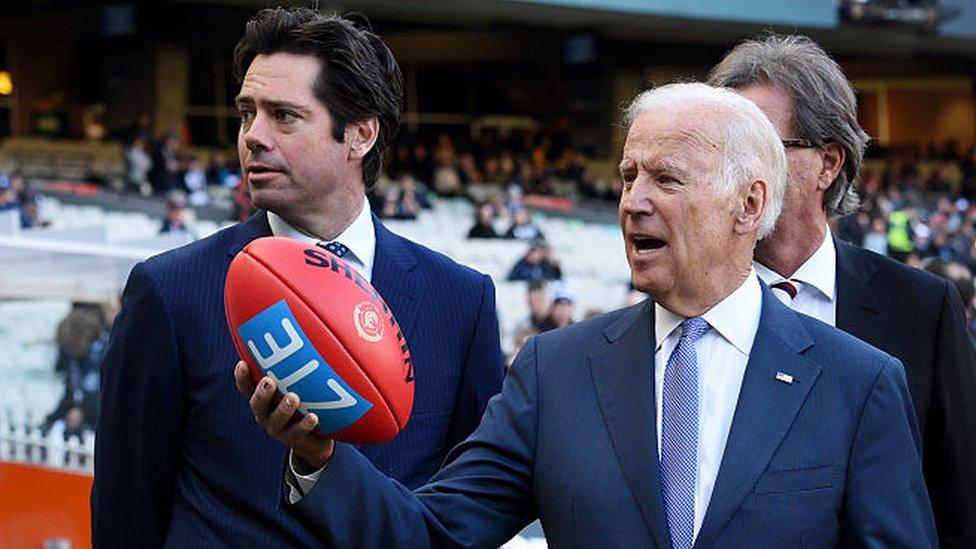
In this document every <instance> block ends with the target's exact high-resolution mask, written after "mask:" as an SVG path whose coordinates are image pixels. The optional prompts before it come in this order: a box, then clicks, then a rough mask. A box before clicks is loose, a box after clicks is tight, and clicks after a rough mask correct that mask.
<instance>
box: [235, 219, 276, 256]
mask: <svg viewBox="0 0 976 549" xmlns="http://www.w3.org/2000/svg"><path fill="white" fill-rule="evenodd" d="M262 236H271V226H270V225H268V212H266V211H264V210H258V211H256V212H254V215H252V216H251V217H249V218H248V219H247V221H245V222H243V223H240V224H239V225H237V226H236V227H235V231H234V236H233V237H232V238H231V242H230V246H229V247H228V248H227V255H228V256H230V257H234V256H235V255H237V253H238V252H240V251H241V250H243V249H244V246H247V245H248V244H249V243H250V242H251V241H252V240H255V239H257V238H261V237H262Z"/></svg>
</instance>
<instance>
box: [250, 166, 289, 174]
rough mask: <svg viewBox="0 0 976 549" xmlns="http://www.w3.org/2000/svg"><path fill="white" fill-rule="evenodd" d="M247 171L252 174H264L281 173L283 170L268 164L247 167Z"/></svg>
mask: <svg viewBox="0 0 976 549" xmlns="http://www.w3.org/2000/svg"><path fill="white" fill-rule="evenodd" d="M247 173H248V174H250V175H262V174H268V173H281V170H276V169H274V168H271V167H268V166H250V167H249V168H248V169H247Z"/></svg>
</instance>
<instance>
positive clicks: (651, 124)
mask: <svg viewBox="0 0 976 549" xmlns="http://www.w3.org/2000/svg"><path fill="white" fill-rule="evenodd" d="M710 111H712V109H703V108H699V109H675V110H671V109H655V110H649V111H645V112H643V113H641V114H640V115H639V116H638V117H637V118H636V119H635V120H634V123H633V124H632V125H631V127H630V130H629V131H628V133H627V141H626V143H625V144H624V161H631V162H638V163H645V162H649V161H652V160H653V161H655V162H656V163H660V164H662V165H663V166H665V167H666V166H667V165H674V166H676V167H682V168H684V169H708V170H710V169H712V168H713V167H714V166H715V165H717V163H718V161H719V160H720V158H721V155H722V154H723V151H724V148H725V147H724V145H725V124H727V123H728V116H727V115H725V116H723V115H722V114H723V113H717V112H710Z"/></svg>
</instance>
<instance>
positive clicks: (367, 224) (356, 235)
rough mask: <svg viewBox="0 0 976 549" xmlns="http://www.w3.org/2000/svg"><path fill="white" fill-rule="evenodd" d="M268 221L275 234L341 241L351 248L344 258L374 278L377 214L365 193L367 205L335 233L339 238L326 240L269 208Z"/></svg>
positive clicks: (313, 242) (368, 277)
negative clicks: (290, 222)
mask: <svg viewBox="0 0 976 549" xmlns="http://www.w3.org/2000/svg"><path fill="white" fill-rule="evenodd" d="M268 225H270V226H271V234H273V235H275V236H286V237H288V238H294V239H296V240H301V241H303V242H308V243H309V244H316V245H317V244H320V243H321V244H327V243H329V242H339V243H341V244H342V245H344V246H345V247H347V248H349V253H347V254H346V255H345V256H344V257H343V258H342V259H344V260H345V261H347V262H348V263H349V264H350V265H352V266H353V268H355V269H356V271H358V272H359V274H360V275H361V276H362V277H363V278H365V279H366V280H369V281H372V277H373V257H374V256H375V255H376V229H375V228H374V227H373V216H372V214H371V213H370V211H369V202H367V201H366V197H365V196H363V206H362V209H360V210H359V215H357V216H356V219H353V220H352V223H350V224H349V226H348V227H346V228H345V229H344V230H343V231H342V232H341V233H339V236H337V237H335V240H322V239H320V238H316V237H313V236H309V235H307V234H305V233H303V232H301V231H299V230H298V229H296V228H294V227H292V226H291V225H289V224H288V223H286V222H285V220H284V219H282V218H281V217H280V216H279V215H278V214H276V213H273V212H268Z"/></svg>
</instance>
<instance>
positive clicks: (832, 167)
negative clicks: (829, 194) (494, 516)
mask: <svg viewBox="0 0 976 549" xmlns="http://www.w3.org/2000/svg"><path fill="white" fill-rule="evenodd" d="M846 157H847V156H846V154H845V153H844V147H841V146H840V145H838V144H837V143H828V144H826V145H824V148H823V151H822V152H821V153H820V158H821V168H820V175H819V176H818V180H817V187H818V188H819V189H820V190H821V191H826V190H827V189H829V188H830V186H831V185H832V184H833V183H834V180H835V179H837V174H839V173H840V170H841V169H842V168H843V167H844V159H845V158H846Z"/></svg>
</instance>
